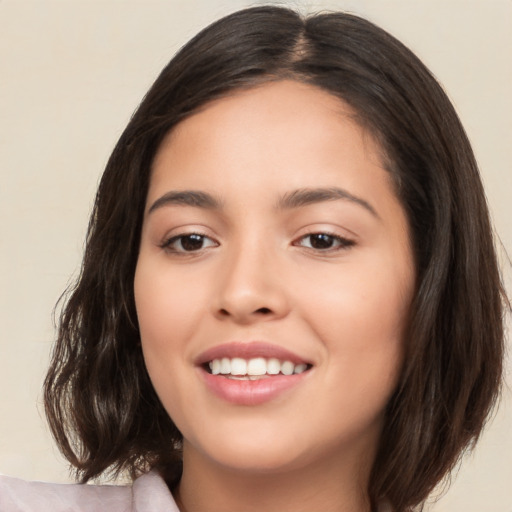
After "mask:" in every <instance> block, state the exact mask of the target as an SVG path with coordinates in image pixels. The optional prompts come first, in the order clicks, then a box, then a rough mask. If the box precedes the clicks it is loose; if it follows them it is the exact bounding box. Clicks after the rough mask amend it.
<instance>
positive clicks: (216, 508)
mask: <svg viewBox="0 0 512 512" xmlns="http://www.w3.org/2000/svg"><path fill="white" fill-rule="evenodd" d="M183 462H184V464H183V476H182V479H181V482H180V484H179V486H178V488H177V489H176V491H175V498H176V501H177V503H178V506H179V509H180V511H181V512H192V511H193V512H235V511H237V512H238V511H240V510H243V511H244V512H261V510H265V512H278V511H279V512H282V511H283V510H293V511H294V512H306V511H307V512H310V511H311V510H322V512H370V505H369V500H368V496H367V492H366V488H367V482H368V478H369V469H370V465H369V464H361V463H360V462H359V464H358V465H356V466H355V465H354V461H353V460H350V461H345V463H343V462H341V463H340V461H339V460H327V459H325V460H322V461H321V464H318V463H317V464H310V465H307V466H305V467H298V468H294V469H292V470H290V469H287V470H283V471H277V470H276V471H272V472H268V471H261V470H260V471H252V470H240V469H233V468H226V467H223V466H220V465H219V464H217V463H215V462H213V461H211V460H209V459H207V458H206V457H204V456H203V455H201V454H199V453H197V452H195V451H194V452H190V451H188V450H187V449H185V450H184V460H183ZM320 466H321V467H320ZM354 467H358V468H360V469H359V471H354Z"/></svg>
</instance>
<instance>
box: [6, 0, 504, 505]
mask: <svg viewBox="0 0 512 512" xmlns="http://www.w3.org/2000/svg"><path fill="white" fill-rule="evenodd" d="M502 301H503V294H502V288H501V284H500V279H499V273H498V270H497V265H496V258H495V254H494V249H493V244H492V235H491V229H490V225H489V220H488V213H487V209H486V206H485V198H484V195H483V191H482V187H481V183H480V179H479V176H478V170H477V167H476V163H475V161H474V157H473V155H472V152H471V148H470V146H469V143H468V141H467V138H466V136H465V134H464V131H463V129H462V127H461V125H460V122H459V120H458V118H457V116H456V114H455V112H454V110H453V107H452V106H451V104H450V102H449V100H448V99H447V97H446V95H445V94H444V92H443V91H442V89H441V88H440V86H439V85H438V84H437V82H436V81H435V80H434V78H433V77H432V76H431V74H430V73H429V72H428V70H426V68H425V67H424V66H423V65H422V64H421V63H420V62H419V61H418V59H417V58H416V57H415V56H414V55H412V54H411V52H410V51H408V50H407V49H406V48H405V47H404V46H403V45H401V44H400V43H399V42H398V41H396V40H395V39H394V38H392V37H391V36H390V35H389V34H387V33H385V32H384V31H382V30H381V29H378V28H377V27H375V26H374V25H372V24H371V23H369V22H367V21H365V20H362V19H360V18H357V17H354V16H350V15H347V14H325V15H317V16H312V17H309V18H307V19H302V18H301V17H300V16H298V15H297V14H295V13H294V12H292V11H290V10H287V9H282V8H276V7H260V8H253V9H248V10H245V11H240V12H238V13H235V14H233V15H231V16H228V17H226V18H224V19H222V20H220V21H219V22H217V23H215V24H213V25H212V26H210V27H209V28H207V29H206V30H205V31H203V32H202V33H200V34H199V35H198V36H196V38H194V39H193V40H192V41H191V42H190V43H189V44H188V45H186V46H185V47H184V48H183V49H182V50H181V51H180V52H179V54H178V55H177V56H176V57H175V58H174V59H173V60H172V61H171V63H170V64H169V65H168V66H167V67H166V68H165V69H164V71H163V72H162V74H161V75H160V77H159V78H158V79H157V81H156V82H155V84H154V85H153V87H152V88H151V89H150V91H149V92H148V94H147V96H146V97H145V99H144V101H143V102H142V104H141V105H140V107H139V109H138V111H137V112H136V113H135V115H134V117H133V118H132V120H131V121H130V123H129V125H128V127H127V128H126V130H125V132H124V133H123V135H122V137H121V139H120V141H119V143H118V144H117V146H116V148H115V150H114V152H113V154H112V157H111V159H110V161H109V163H108V165H107V168H106V170H105V173H104V176H103V179H102V182H101V184H100V188H99V191H98V195H97V200H96V204H95V209H94V212H93V216H92V218H91V224H90V227H89V234H88V239H87V249H86V254H85V258H84V265H83V270H82V274H81V276H80V278H79V281H78V283H77V285H76V287H75V288H74V290H73V292H72V294H71V296H70V297H69V300H68V302H67V305H66V307H65V309H64V311H63V314H62V318H61V324H60V330H59V339H58V342H57V345H56V348H55V352H54V356H53V361H52V366H51V368H50V371H49V373H48V376H47V380H46V388H45V390H46V394H45V403H46V408H47V416H48V419H49V422H50V425H51V428H52V431H53V433H54V435H55V437H56V439H57V442H58V444H59V446H60V448H61V450H62V451H63V453H64V454H65V455H66V457H67V458H68V460H69V461H70V462H71V463H72V464H73V465H74V466H75V468H76V469H77V474H78V476H79V477H80V478H81V480H82V482H86V481H88V480H90V479H91V478H94V477H96V476H98V475H100V474H102V473H104V472H106V471H114V472H120V471H128V472H129V473H130V474H131V476H132V477H134V478H136V477H138V476H139V475H143V476H141V477H140V478H138V479H137V480H136V481H135V483H134V485H133V496H134V498H132V491H131V488H130V487H126V488H106V489H102V488H91V487H80V486H77V487H66V488H65V490H64V489H62V488H60V489H59V490H58V494H59V495H60V496H61V497H62V496H64V495H66V499H65V501H66V500H67V502H66V506H67V505H68V504H69V503H70V502H72V503H74V504H75V505H76V506H77V507H82V508H79V509H80V510H82V509H84V510H86V508H83V507H85V506H92V505H91V503H92V502H91V500H92V499H96V498H93V497H92V495H93V494H94V496H98V500H99V502H98V503H96V505H95V506H96V507H98V506H99V503H101V504H102V505H101V506H103V507H104V506H105V505H104V503H105V500H107V499H108V500H112V501H111V502H110V504H109V510H115V507H118V509H119V510H123V509H124V508H127V507H129V506H132V505H133V504H134V506H135V507H137V510H145V508H144V507H149V508H147V510H155V509H157V507H158V506H161V507H162V508H163V509H170V510H172V507H175V509H176V508H177V509H179V510H182V511H183V510H197V511H202V510H209V511H214V510H231V509H237V510H239V509H243V510H252V509H258V510H260V509H265V510H287V509H290V510H292V509H293V510H301V509H303V510H333V511H334V510H357V511H361V512H362V511H369V510H372V511H375V510H379V511H380V510H386V509H388V510H393V511H398V512H401V511H407V510H412V509H413V508H414V507H418V506H421V503H422V502H423V501H424V500H425V499H426V497H427V496H428V494H429V493H430V491H431V490H432V489H433V488H434V486H435V485H436V484H437V483H438V482H439V481H440V480H441V479H442V478H443V477H444V476H445V475H446V474H447V473H448V472H449V471H450V469H451V468H452V467H453V465H454V464H455V463H456V462H457V460H458V458H459V456H460V454H461V453H462V451H463V450H464V449H465V448H466V447H467V446H468V445H470V444H471V443H473V442H475V441H476V439H477V438H478V435H479V433H480V431H481V429H482V426H483V424H484V422H485V419H486V418H487V415H488V413H489V411H490V409H491V408H492V405H493V403H494V401H495V400H496V397H497V394H498V392H499V386H500V380H501V372H502V358H503V325H502V304H503V302H502ZM1 485H3V488H0V489H1V492H0V496H2V499H4V500H5V503H6V504H7V505H6V504H5V503H4V504H2V502H1V501H0V504H2V505H3V506H4V508H5V509H6V510H10V509H9V508H7V506H8V505H9V504H10V503H11V502H14V500H15V499H16V497H18V499H19V496H20V495H21V494H24V495H25V496H28V497H26V498H24V499H26V500H30V499H31V498H30V493H31V492H37V495H38V498H37V499H38V500H40V499H41V494H45V493H50V494H51V493H53V492H55V489H54V488H53V487H51V486H50V487H47V486H41V484H26V483H23V482H16V481H14V482H13V481H10V480H4V482H3V483H2V484H1ZM33 486H36V487H33ZM20 489H21V490H20ZM24 489H29V491H25V490H24ZM30 489H32V491H31V490H30ZM169 491H171V492H172V493H173V495H174V498H173V497H172V496H171V494H170V493H169ZM71 494H72V495H73V496H71ZM75 494H76V496H74V495H75ZM155 496H157V497H156V498H155ZM150 499H157V500H161V501H160V502H155V501H149V500H150ZM9 500H10V501H9ZM132 500H133V503H132ZM49 503H51V505H50V506H51V507H52V508H53V509H54V508H55V503H54V502H53V501H52V499H51V498H49ZM87 503H89V505H86V504H87ZM39 504H40V501H39ZM123 507H124V508H123ZM14 510H16V508H14ZM39 510H41V508H39Z"/></svg>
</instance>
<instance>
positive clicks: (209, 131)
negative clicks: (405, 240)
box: [152, 80, 388, 185]
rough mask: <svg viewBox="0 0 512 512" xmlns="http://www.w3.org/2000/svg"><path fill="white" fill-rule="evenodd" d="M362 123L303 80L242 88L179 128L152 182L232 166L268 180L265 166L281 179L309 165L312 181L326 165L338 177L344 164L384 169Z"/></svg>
mask: <svg viewBox="0 0 512 512" xmlns="http://www.w3.org/2000/svg"><path fill="white" fill-rule="evenodd" d="M355 119H356V115H355V112H354V111H353V110H352V109H351V108H350V106H349V105H348V104H346V103H345V102H343V101H342V100H341V99H339V98H337V97H335V96H334V95H332V94H330V93H328V92H326V91H324V90H322V89H320V88H318V87H315V86H312V85H308V84H303V83H299V82H296V81H291V80H284V81H278V82H269V83H265V84H262V85H259V86H256V87H253V88H250V89H244V90H237V91H235V92H233V93H231V94H229V95H228V96H225V97H222V98H221V99H217V100H214V101H211V102H209V103H207V104H206V105H204V106H203V107H202V108H201V109H199V110H198V111H197V112H195V113H194V114H192V115H191V116H189V117H187V118H186V119H185V120H183V121H181V122H180V123H179V124H178V125H176V126H175V127H174V128H173V129H172V131H171V132H170V133H169V134H168V135H167V136H166V137H165V138H164V140H163V142H162V144H161V146H160V148H159V150H158V152H157V154H156V156H155V159H154V163H153V179H152V184H153V185H154V184H155V181H159V177H160V175H162V174H168V173H169V172H170V171H171V169H172V171H173V174H174V176H175V177H176V178H177V177H178V176H179V175H184V174H185V173H186V174H187V175H188V176H189V177H190V178H192V175H197V174H201V178H205V177H206V175H207V171H208V172H212V171H213V170H214V169H217V172H218V173H219V175H218V176H217V177H218V178H219V179H220V177H221V174H224V173H225V172H226V170H227V169H228V168H231V167H234V168H238V171H239V174H248V173H251V172H258V174H259V175H261V170H262V169H263V168H265V169H273V171H274V174H275V173H277V172H278V171H280V170H283V167H284V166H286V167H287V168H289V169H290V168H291V169H292V170H293V169H295V170H296V171H297V174H298V171H299V169H300V168H303V167H305V166H310V175H311V179H312V180H313V181H314V179H315V174H317V173H316V172H315V171H316V170H317V169H318V168H319V167H322V168H323V169H324V170H328V169H330V170H333V171H335V172H338V171H339V167H340V165H342V166H346V167H349V166H351V167H353V168H361V167H363V166H364V165H366V164H367V163H368V162H371V164H373V165H374V166H375V167H378V168H379V169H381V168H382V167H383V166H382V158H381V150H380V147H379V145H378V144H377V143H376V142H375V140H374V139H373V137H371V136H370V134H369V133H368V132H367V131H366V130H364V129H363V128H362V127H361V126H360V125H359V124H358V123H357V122H356V120H355ZM213 174H215V173H213ZM385 174H386V175H387V174H388V173H385ZM182 177H184V176H182ZM196 177H197V176H196ZM292 177H293V173H291V174H290V176H289V178H292ZM386 177H387V176H386ZM312 184H314V183H312Z"/></svg>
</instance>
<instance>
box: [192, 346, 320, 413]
mask: <svg viewBox="0 0 512 512" xmlns="http://www.w3.org/2000/svg"><path fill="white" fill-rule="evenodd" d="M196 365H197V368H198V370H199V373H200V375H201V378H202V379H203V382H204V383H205V384H206V387H207V389H208V390H209V391H210V392H212V393H213V394H214V395H215V396H217V397H218V398H221V399H222V400H223V401H227V402H230V403H232V404H235V405H246V406H255V405H260V404H264V403H266V402H271V401H273V400H275V399H276V398H278V397H279V396H281V395H282V394H283V393H285V392H291V391H292V390H293V389H295V388H297V387H298V386H300V383H301V382H303V381H304V379H305V378H306V377H307V376H308V375H309V374H310V373H311V372H310V370H311V369H312V367H313V364H312V363H310V362H309V361H307V360H305V359H303V358H302V357H300V356H299V355H297V354H295V353H293V352H291V351H289V350H287V349H285V348H283V347H280V346H276V345H273V344H268V343H264V342H249V343H242V342H234V343H227V344H224V345H220V346H217V347H213V348H211V349H209V350H207V351H206V352H204V353H202V354H201V355H200V356H199V357H198V359H197V360H196Z"/></svg>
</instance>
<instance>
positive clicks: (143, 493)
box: [0, 472, 179, 512]
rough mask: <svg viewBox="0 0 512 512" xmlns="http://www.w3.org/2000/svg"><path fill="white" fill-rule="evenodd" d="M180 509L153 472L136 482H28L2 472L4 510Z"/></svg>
mask: <svg viewBox="0 0 512 512" xmlns="http://www.w3.org/2000/svg"><path fill="white" fill-rule="evenodd" d="M159 509H160V510H166V511H169V512H179V511H178V508H177V506H176V504H175V502H174V500H173V498H172V495H171V493H170V492H169V489H168V488H167V485H166V484H165V482H164V481H163V480H162V478H161V477H160V476H159V475H158V474H156V473H154V472H150V473H147V474H146V475H142V476H141V477H140V478H138V479H137V480H135V482H134V483H133V485H126V486H117V485H82V484H51V483H45V482H27V481H25V480H21V479H19V478H12V477H7V476H1V475H0V511H2V512H36V511H37V512H98V510H108V511H109V512H150V511H153V512H154V511H156V510H159Z"/></svg>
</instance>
